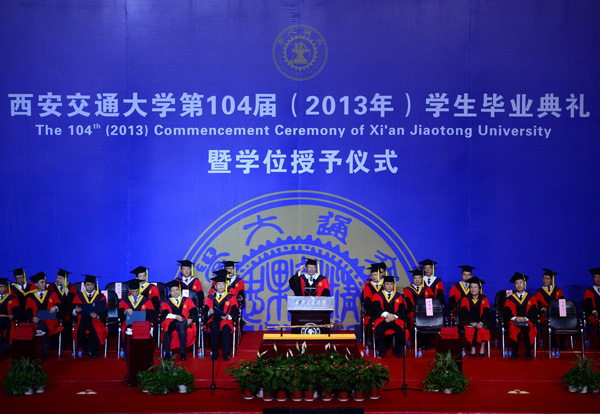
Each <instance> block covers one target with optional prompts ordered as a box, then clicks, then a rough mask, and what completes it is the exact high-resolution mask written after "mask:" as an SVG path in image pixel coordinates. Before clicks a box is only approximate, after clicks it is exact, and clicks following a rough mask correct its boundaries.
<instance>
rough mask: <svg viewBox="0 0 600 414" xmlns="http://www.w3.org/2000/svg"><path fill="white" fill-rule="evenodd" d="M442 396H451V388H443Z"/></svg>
mask: <svg viewBox="0 0 600 414" xmlns="http://www.w3.org/2000/svg"><path fill="white" fill-rule="evenodd" d="M443 391H444V394H452V388H444V389H443Z"/></svg>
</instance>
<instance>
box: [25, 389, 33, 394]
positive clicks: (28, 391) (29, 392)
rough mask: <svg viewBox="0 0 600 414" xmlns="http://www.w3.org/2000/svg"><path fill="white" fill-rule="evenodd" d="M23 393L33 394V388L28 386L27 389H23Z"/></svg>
mask: <svg viewBox="0 0 600 414" xmlns="http://www.w3.org/2000/svg"><path fill="white" fill-rule="evenodd" d="M25 395H33V388H28V389H27V391H25Z"/></svg>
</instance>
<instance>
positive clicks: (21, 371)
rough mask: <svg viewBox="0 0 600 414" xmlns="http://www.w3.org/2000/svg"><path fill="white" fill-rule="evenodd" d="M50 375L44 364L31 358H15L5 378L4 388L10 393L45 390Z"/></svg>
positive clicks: (31, 392) (30, 392)
mask: <svg viewBox="0 0 600 414" xmlns="http://www.w3.org/2000/svg"><path fill="white" fill-rule="evenodd" d="M48 379H49V378H48V375H46V373H45V372H44V368H42V364H40V363H39V362H38V361H36V360H34V359H31V358H18V359H14V360H13V361H12V363H11V365H10V368H9V369H8V373H7V375H6V377H5V378H4V389H5V391H6V392H7V393H8V394H17V395H21V394H27V395H30V394H33V393H34V392H38V393H41V392H44V391H45V389H46V384H47V383H48Z"/></svg>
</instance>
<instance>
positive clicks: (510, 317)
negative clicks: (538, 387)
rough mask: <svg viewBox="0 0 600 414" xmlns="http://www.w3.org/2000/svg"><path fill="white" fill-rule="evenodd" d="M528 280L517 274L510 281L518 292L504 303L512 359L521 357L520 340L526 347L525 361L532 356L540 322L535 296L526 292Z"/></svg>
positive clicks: (527, 277)
mask: <svg viewBox="0 0 600 414" xmlns="http://www.w3.org/2000/svg"><path fill="white" fill-rule="evenodd" d="M527 279H529V276H525V275H524V274H523V273H519V272H516V273H515V274H514V275H513V277H512V278H511V279H510V281H511V282H512V283H514V284H515V290H516V292H515V293H513V294H512V295H511V296H509V297H508V298H506V301H505V302H504V310H503V316H504V321H505V323H506V324H507V325H508V333H509V336H510V344H511V347H512V355H511V356H510V357H511V359H517V358H518V357H519V345H518V341H519V338H521V339H522V340H523V343H524V345H525V359H527V360H529V359H531V358H532V356H531V346H532V345H533V344H534V342H535V337H536V335H537V329H536V327H535V323H536V322H537V320H538V307H537V300H536V299H535V296H533V295H530V294H529V293H527V292H526V291H525V288H526V284H525V282H527Z"/></svg>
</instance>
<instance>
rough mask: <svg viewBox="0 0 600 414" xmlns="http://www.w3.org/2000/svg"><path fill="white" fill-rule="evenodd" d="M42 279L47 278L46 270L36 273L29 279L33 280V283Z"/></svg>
mask: <svg viewBox="0 0 600 414" xmlns="http://www.w3.org/2000/svg"><path fill="white" fill-rule="evenodd" d="M42 279H46V273H44V272H39V273H36V274H35V275H33V276H31V277H30V278H29V280H31V281H32V282H33V283H37V282H39V281H40V280H42Z"/></svg>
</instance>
